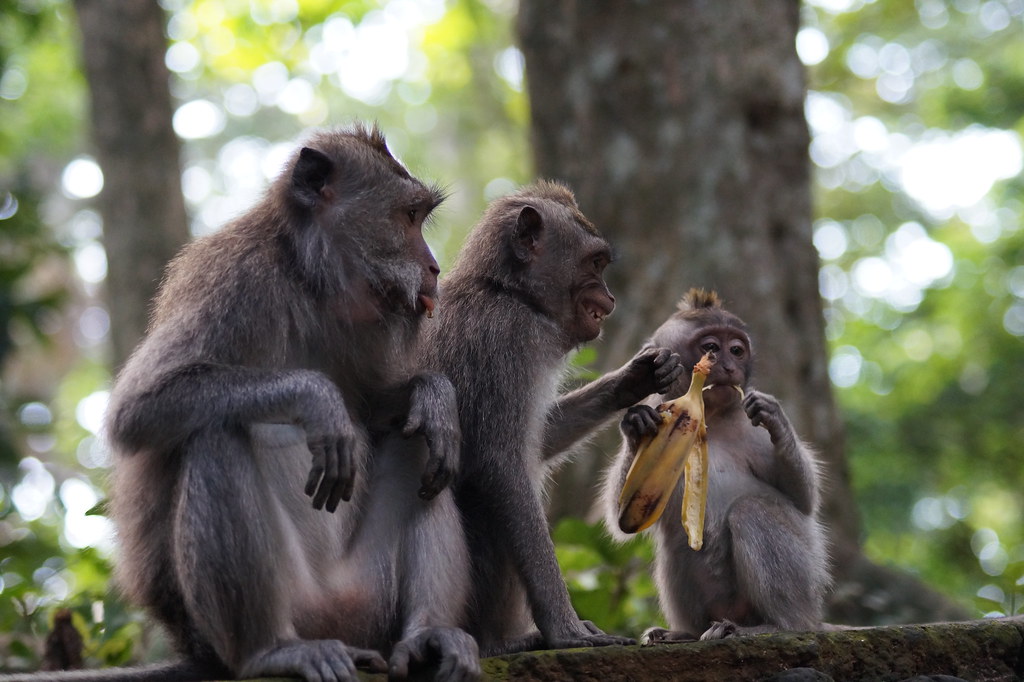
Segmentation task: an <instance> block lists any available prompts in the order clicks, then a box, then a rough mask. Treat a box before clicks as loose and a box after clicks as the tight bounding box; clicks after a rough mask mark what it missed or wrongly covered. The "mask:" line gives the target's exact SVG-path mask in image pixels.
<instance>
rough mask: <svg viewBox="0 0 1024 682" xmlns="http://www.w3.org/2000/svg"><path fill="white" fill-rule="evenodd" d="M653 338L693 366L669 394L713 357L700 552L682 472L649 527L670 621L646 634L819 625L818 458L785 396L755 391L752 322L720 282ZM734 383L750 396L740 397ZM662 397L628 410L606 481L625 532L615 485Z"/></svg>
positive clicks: (608, 501)
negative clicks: (693, 542) (685, 509)
mask: <svg viewBox="0 0 1024 682" xmlns="http://www.w3.org/2000/svg"><path fill="white" fill-rule="evenodd" d="M649 343H650V345H652V346H657V347H664V348H670V349H672V350H673V351H675V352H677V353H678V354H679V357H680V358H681V359H682V363H683V366H684V367H685V368H686V369H687V372H686V373H684V374H683V375H682V376H680V377H679V379H678V381H677V382H676V385H675V386H674V387H673V388H672V390H671V391H669V392H668V394H667V397H668V398H675V397H678V396H680V395H682V394H683V393H685V392H686V390H687V388H688V386H689V383H690V376H689V371H692V368H693V365H694V364H695V363H696V362H697V360H699V359H700V357H701V356H702V355H703V354H704V353H707V352H708V351H713V352H714V353H715V354H716V356H717V362H716V364H715V365H714V367H712V369H711V374H710V375H709V376H708V378H707V381H706V384H705V391H704V409H705V420H706V422H707V429H708V459H709V474H708V485H709V488H708V494H707V511H706V517H705V526H704V547H703V549H701V550H699V551H694V550H692V549H690V547H689V545H688V543H687V539H686V534H685V532H684V531H683V526H682V524H681V523H680V519H679V509H680V506H681V504H682V486H683V481H682V480H680V481H679V484H678V486H677V488H676V490H675V492H674V493H673V495H672V497H671V499H670V500H669V502H668V506H667V508H666V511H665V513H664V514H663V515H662V517H661V518H660V519H659V520H658V521H657V522H656V523H655V524H654V526H653V527H652V532H653V535H654V541H655V582H656V584H657V586H658V595H659V600H660V602H661V607H662V611H663V612H664V614H665V616H666V618H667V619H668V623H669V626H670V628H671V630H664V629H661V628H651V629H650V630H648V631H647V632H645V633H644V636H643V638H642V639H643V641H644V643H654V642H659V641H683V640H688V639H697V638H698V637H699V638H701V639H716V638H721V637H727V636H729V635H731V634H734V633H737V632H738V633H756V632H766V631H771V630H812V629H818V628H820V627H821V612H822V602H823V599H824V595H825V591H826V589H827V587H828V585H829V582H830V581H829V574H828V558H827V554H826V542H825V536H824V533H823V531H822V528H821V526H820V525H819V524H818V520H817V511H818V501H819V482H818V467H817V463H816V461H815V459H814V456H813V455H812V454H811V452H810V450H809V449H808V448H807V447H806V446H805V445H804V444H803V443H802V442H801V441H800V439H799V438H798V437H797V435H796V432H795V431H794V429H793V426H792V425H791V424H790V422H789V419H787V418H786V414H785V412H784V411H783V410H782V406H781V405H780V404H779V402H778V401H777V400H776V399H775V398H774V397H772V396H770V395H768V394H766V393H761V392H760V391H756V390H750V389H749V387H748V382H749V380H750V375H751V370H752V369H753V362H752V360H753V358H752V348H751V342H750V337H749V336H748V334H747V328H746V325H745V324H744V323H743V322H742V321H741V320H740V319H739V318H738V317H736V316H735V315H733V314H732V313H730V312H728V311H727V310H725V309H724V308H722V306H721V303H720V301H719V299H718V296H717V295H716V294H715V293H714V292H705V291H703V290H700V289H694V290H691V291H690V292H688V293H687V294H686V295H685V296H684V297H683V298H682V300H681V301H680V303H679V310H678V311H677V312H676V313H675V314H674V315H672V316H671V317H670V318H669V319H668V320H667V321H666V322H665V323H664V324H663V325H661V327H659V328H658V330H657V331H656V332H655V333H654V335H653V336H652V338H651V340H650V342H649ZM736 387H739V388H741V389H744V390H745V391H746V396H745V397H743V398H741V397H740V395H741V394H740V392H739V391H737V390H736ZM661 401H662V399H660V398H658V397H657V396H652V397H651V398H649V399H648V400H647V401H645V404H641V405H637V406H635V407H632V408H630V409H629V410H628V411H627V412H626V415H625V416H624V417H623V419H622V424H621V429H622V434H623V444H622V449H621V450H620V451H619V454H618V456H617V458H616V460H615V462H614V463H613V464H612V466H611V468H610V469H609V471H608V475H607V477H606V480H605V490H604V499H605V509H606V512H607V513H606V523H607V525H608V528H609V530H610V531H611V532H612V534H613V535H615V536H617V537H620V538H622V537H624V536H623V534H622V533H621V531H620V530H619V528H618V517H619V512H618V498H619V491H620V490H621V489H622V484H623V482H624V481H625V478H626V473H627V472H628V471H629V467H630V464H631V463H632V462H633V458H634V457H635V455H636V451H637V446H638V444H639V442H640V440H641V439H642V438H643V437H644V436H645V435H649V434H653V433H654V432H656V431H657V428H658V423H659V417H658V415H657V412H656V411H655V409H654V408H655V406H656V405H657V404H658V403H659V402H661ZM759 427H762V428H759ZM830 627H833V626H830Z"/></svg>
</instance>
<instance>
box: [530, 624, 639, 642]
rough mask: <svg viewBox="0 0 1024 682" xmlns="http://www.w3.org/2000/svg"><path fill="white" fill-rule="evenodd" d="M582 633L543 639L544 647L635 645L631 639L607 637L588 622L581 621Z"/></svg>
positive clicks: (576, 632)
mask: <svg viewBox="0 0 1024 682" xmlns="http://www.w3.org/2000/svg"><path fill="white" fill-rule="evenodd" d="M579 624H581V625H582V626H583V628H584V629H583V631H579V630H576V631H573V632H564V633H561V634H556V635H555V636H548V637H545V641H544V645H545V646H546V647H547V648H548V649H577V648H580V647H587V646H628V645H630V644H636V640H635V639H633V638H632V637H620V636H619V635H609V634H606V633H605V632H604V631H603V630H601V629H600V628H598V627H597V626H596V625H594V624H593V623H591V622H590V621H589V620H581V621H579Z"/></svg>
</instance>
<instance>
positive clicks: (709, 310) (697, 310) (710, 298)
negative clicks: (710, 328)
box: [675, 287, 747, 331]
mask: <svg viewBox="0 0 1024 682" xmlns="http://www.w3.org/2000/svg"><path fill="white" fill-rule="evenodd" d="M677 307H678V311H677V312H676V314H675V317H676V318H678V319H681V320H694V319H700V320H703V321H704V322H705V323H707V324H720V325H723V326H732V327H736V328H737V329H742V330H743V331H746V330H747V325H746V323H745V322H743V320H741V319H740V318H739V317H737V316H736V315H734V314H733V313H730V312H729V311H728V310H726V309H725V308H723V307H722V299H721V297H719V295H718V292H717V291H715V290H713V289H702V288H700V287H693V288H692V289H690V290H689V291H687V292H686V293H685V294H683V297H682V298H681V299H679V304H678V306H677Z"/></svg>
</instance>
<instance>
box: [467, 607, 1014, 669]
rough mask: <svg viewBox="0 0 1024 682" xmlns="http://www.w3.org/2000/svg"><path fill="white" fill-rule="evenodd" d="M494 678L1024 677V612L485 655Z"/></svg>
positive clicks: (484, 663)
mask: <svg viewBox="0 0 1024 682" xmlns="http://www.w3.org/2000/svg"><path fill="white" fill-rule="evenodd" d="M483 665H484V671H485V673H486V675H487V677H488V679H491V680H538V681H545V680H548V681H563V680H564V681H566V682H569V681H573V682H575V681H578V680H596V681H600V682H615V681H617V680H632V681H639V680H674V681H679V682H689V681H691V680H692V681H697V680H701V681H704V680H730V681H733V680H736V681H744V680H757V681H761V680H766V679H768V678H770V677H772V676H773V675H776V674H778V673H780V672H782V671H784V670H790V669H792V668H812V669H814V670H817V671H819V672H822V673H825V674H826V675H828V676H830V677H832V678H833V679H834V680H836V681H837V682H840V681H842V682H848V681H855V680H865V681H867V680H871V681H878V680H905V679H907V678H911V677H914V676H917V675H953V676H956V677H963V678H965V679H967V680H972V681H978V682H983V681H984V682H987V681H993V682H995V681H1017V680H1022V679H1024V617H1016V618H1003V619H996V620H978V621H964V622H955V623H936V624H929V625H899V626H886V627H874V628H865V629H860V630H844V631H840V632H798V633H775V634H765V635H752V636H746V637H732V638H729V639H724V640H718V641H713V642H691V643H684V644H665V645H659V646H656V647H639V646H633V647H608V648H602V649H569V650H560V651H538V652H529V653H523V654H515V655H512V656H499V657H494V658H489V659H485V660H484V662H483Z"/></svg>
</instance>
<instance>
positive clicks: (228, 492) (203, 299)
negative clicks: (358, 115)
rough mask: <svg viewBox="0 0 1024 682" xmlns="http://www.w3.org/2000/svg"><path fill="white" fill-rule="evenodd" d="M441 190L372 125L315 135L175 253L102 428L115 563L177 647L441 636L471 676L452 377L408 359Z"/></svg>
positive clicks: (351, 650)
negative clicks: (258, 194) (455, 490)
mask: <svg viewBox="0 0 1024 682" xmlns="http://www.w3.org/2000/svg"><path fill="white" fill-rule="evenodd" d="M441 200H442V196H441V194H440V193H439V192H438V191H437V190H436V189H433V188H430V187H427V186H426V185H424V184H423V183H421V182H420V181H419V180H416V179H415V178H413V177H411V176H410V175H409V173H408V171H406V170H405V168H403V167H402V166H401V165H400V164H399V163H398V162H397V161H395V159H394V158H393V157H392V156H391V155H390V153H389V152H388V150H387V147H386V145H385V143H384V139H383V136H382V135H381V134H380V133H379V132H378V131H377V130H376V129H372V130H368V129H365V128H362V127H358V126H357V127H354V128H352V129H347V130H334V131H321V132H319V133H317V134H315V135H314V136H312V137H311V138H310V139H309V140H308V141H307V142H306V145H305V147H304V148H303V149H302V150H301V151H300V152H298V153H296V154H295V155H294V156H293V157H292V160H291V161H290V163H289V164H288V166H287V168H286V169H285V171H284V172H283V173H282V175H281V176H280V177H279V178H278V179H277V180H276V181H275V182H274V184H273V185H272V186H271V188H270V189H269V191H268V193H267V195H266V197H265V198H264V199H263V201H262V202H261V203H259V204H258V205H257V206H256V207H254V208H253V209H252V210H251V211H250V212H248V213H247V214H245V215H244V216H242V217H241V218H239V219H238V220H236V221H235V222H234V223H232V224H231V225H229V226H227V227H225V228H224V229H223V230H222V231H220V232H218V233H216V234H214V235H211V236H208V237H205V238H202V239H199V240H197V241H195V242H194V243H192V244H190V245H189V246H187V247H186V248H185V249H184V250H183V252H182V253H181V255H180V256H178V258H177V259H175V261H174V262H173V263H172V264H171V266H170V267H169V269H168V273H167V277H166V279H165V281H164V283H163V285H162V287H161V290H160V294H159V295H158V297H157V300H156V304H155V308H154V312H153V317H152V321H151V326H150V329H149V332H148V335H147V337H146V338H145V340H144V341H143V342H142V343H141V344H140V346H139V347H138V349H137V350H136V351H135V353H134V354H133V355H132V357H131V358H130V360H129V361H128V362H127V364H126V366H125V367H124V368H123V370H122V371H121V372H120V375H119V377H118V380H117V382H116V385H115V387H114V390H113V393H112V396H111V402H110V408H109V411H108V422H107V431H108V435H109V439H110V442H111V444H112V446H113V449H114V452H115V466H114V473H113V479H112V484H113V491H112V503H113V505H112V509H113V515H114V519H115V521H116V523H117V525H118V532H119V538H120V544H121V547H120V559H119V562H118V567H117V578H118V582H119V584H120V586H121V588H122V589H123V590H124V591H125V593H126V594H127V595H128V596H129V597H130V598H131V599H132V600H134V601H136V602H137V603H139V604H141V605H143V606H145V607H147V608H148V609H149V610H150V611H151V612H152V613H153V615H155V616H156V617H157V619H159V620H160V621H161V622H162V623H163V624H164V625H165V626H167V628H168V630H169V631H170V633H171V635H172V637H173V639H174V641H175V643H176V644H177V646H178V648H179V649H180V650H181V652H182V653H183V654H184V655H185V656H186V657H187V658H188V659H189V660H191V661H195V662H198V663H200V664H203V665H206V666H209V667H210V668H211V669H214V670H219V671H222V672H223V673H227V674H233V675H239V676H246V677H249V676H276V675H296V676H301V677H304V678H306V679H308V680H351V679H355V675H356V667H363V668H369V669H376V670H383V669H384V668H385V667H386V666H385V663H384V661H383V659H382V658H381V656H380V655H379V654H378V653H377V652H376V651H375V650H381V651H384V652H388V651H390V652H391V655H392V658H391V667H392V673H393V674H395V675H396V676H402V675H404V674H406V672H407V670H406V669H407V667H408V664H409V659H410V657H412V658H413V659H414V660H417V659H421V658H431V657H434V656H437V655H439V656H440V657H441V658H442V662H441V671H442V675H443V676H444V677H450V678H452V679H463V678H474V677H476V676H478V675H479V661H478V657H477V647H476V645H475V643H474V642H473V641H472V639H471V638H470V637H469V636H468V635H467V634H466V633H465V632H462V631H461V630H458V629H456V627H455V626H456V625H457V623H458V622H459V621H460V620H461V619H462V618H463V609H464V605H465V603H466V594H465V592H466V585H467V583H468V574H467V571H468V558H467V555H466V547H465V543H464V541H463V538H462V534H461V527H460V520H459V517H458V513H457V510H456V508H455V506H454V501H453V497H452V494H451V491H450V490H448V489H446V488H445V486H446V485H447V483H448V481H449V480H450V479H451V477H452V476H453V475H454V473H455V470H456V467H457V460H458V447H459V431H458V428H459V425H458V421H457V419H458V418H457V415H456V412H455V409H456V406H455V396H454V390H453V388H452V386H451V384H450V382H448V380H447V379H445V378H444V377H442V376H440V375H438V374H436V373H425V372H421V371H420V370H419V368H418V367H417V366H416V365H415V361H414V358H413V355H414V352H413V349H414V343H415V338H416V334H417V330H418V326H419V324H420V319H421V318H422V313H423V312H424V310H425V306H426V305H427V302H429V301H430V300H432V298H433V296H434V294H435V291H436V281H437V274H438V269H437V265H436V262H435V261H434V258H433V256H432V255H431V254H430V251H429V248H428V247H427V246H426V243H425V242H423V239H422V235H421V229H422V223H423V221H424V220H425V219H426V217H427V215H428V214H429V213H430V211H431V210H432V209H433V208H434V207H435V206H436V205H437V204H439V203H440V201H441ZM304 489H305V495H304V494H303V490H304ZM417 490H419V493H420V494H419V496H418V495H417ZM307 496H309V497H312V498H313V502H312V504H311V503H310V499H309V497H307ZM343 500H345V501H344V502H343ZM335 509H336V511H335ZM329 512H333V513H329ZM396 641H397V642H398V643H397V644H395V642H396ZM342 642H344V644H342Z"/></svg>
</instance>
